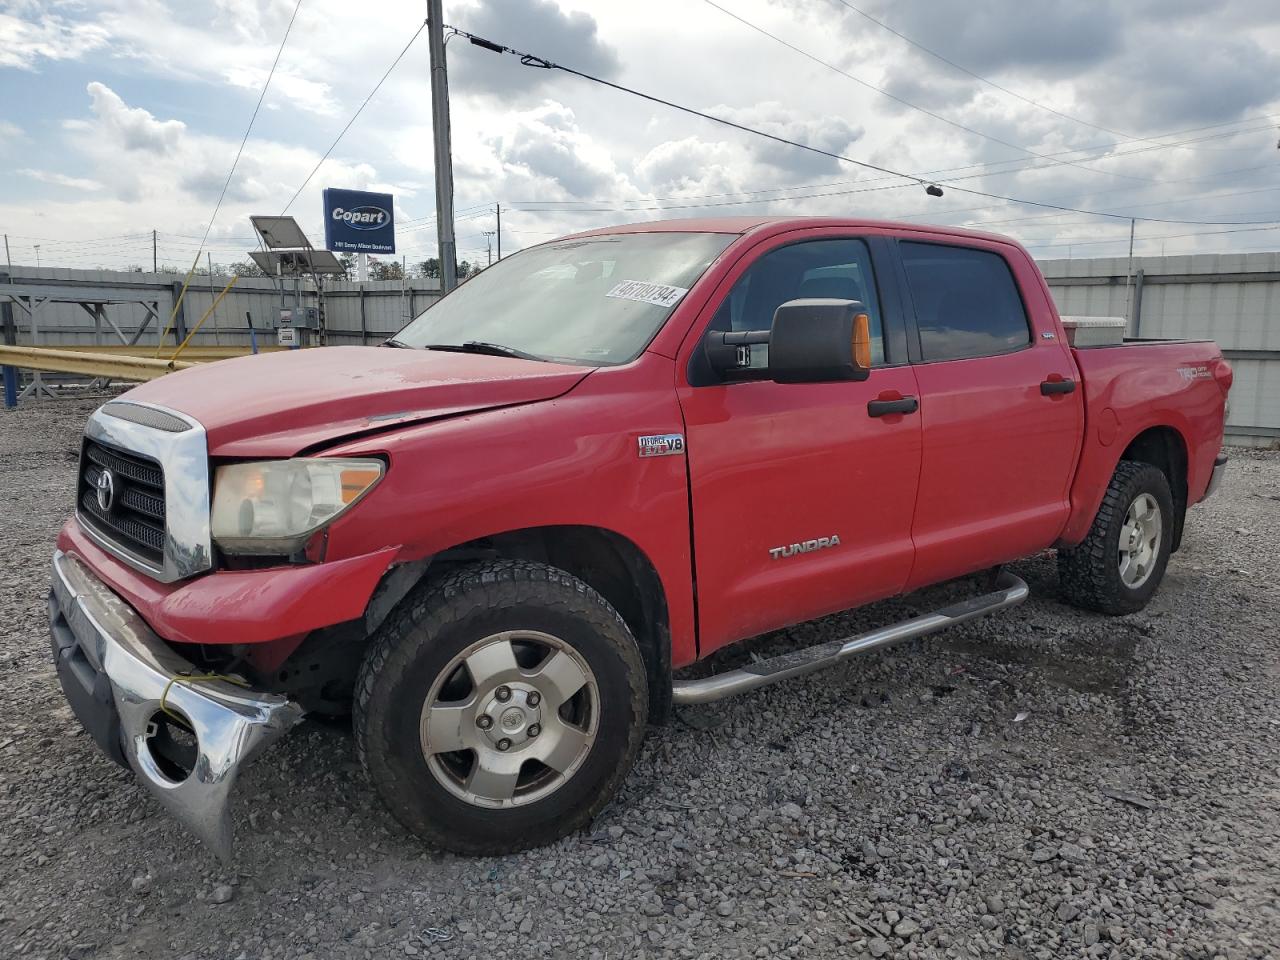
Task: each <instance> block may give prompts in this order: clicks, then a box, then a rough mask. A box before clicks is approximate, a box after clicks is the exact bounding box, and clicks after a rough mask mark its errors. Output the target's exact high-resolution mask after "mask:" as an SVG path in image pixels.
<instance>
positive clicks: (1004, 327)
mask: <svg viewBox="0 0 1280 960" xmlns="http://www.w3.org/2000/svg"><path fill="white" fill-rule="evenodd" d="M898 248H899V250H900V251H901V253H902V263H903V266H904V267H905V268H906V271H907V286H908V288H909V289H910V291H911V299H912V302H913V303H914V305H915V311H916V325H917V327H918V328H919V331H920V351H921V355H922V357H923V359H924V360H925V362H929V361H933V360H964V359H968V358H971V357H991V356H997V355H999V354H1002V353H1012V352H1013V351H1015V350H1021V349H1022V348H1023V347H1026V346H1028V345H1030V343H1031V326H1030V324H1029V323H1028V322H1027V312H1026V309H1025V308H1024V307H1023V305H1022V298H1021V297H1020V296H1019V295H1018V288H1017V285H1016V284H1015V283H1014V279H1013V273H1012V272H1011V271H1010V270H1009V264H1008V263H1007V262H1006V261H1005V259H1004V257H1002V256H1000V255H999V254H998V253H992V252H990V251H988V250H977V249H974V248H972V247H956V246H950V245H946V244H940V243H916V242H913V241H903V242H901V243H900V244H899V245H898Z"/></svg>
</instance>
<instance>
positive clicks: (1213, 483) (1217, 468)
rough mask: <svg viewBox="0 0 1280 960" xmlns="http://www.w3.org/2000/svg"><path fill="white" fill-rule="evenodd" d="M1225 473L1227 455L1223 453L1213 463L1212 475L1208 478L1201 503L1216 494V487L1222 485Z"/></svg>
mask: <svg viewBox="0 0 1280 960" xmlns="http://www.w3.org/2000/svg"><path fill="white" fill-rule="evenodd" d="M1226 472H1227V455H1226V454H1225V453H1220V454H1218V456H1217V458H1216V459H1215V460H1214V461H1213V473H1212V474H1211V475H1210V476H1209V486H1208V488H1207V489H1206V490H1205V492H1204V497H1202V498H1201V502H1202V503H1203V502H1204V501H1205V500H1208V499H1209V498H1210V497H1212V496H1213V495H1214V494H1215V493H1216V492H1217V490H1218V487H1220V486H1221V485H1222V478H1223V476H1224V475H1225V474H1226Z"/></svg>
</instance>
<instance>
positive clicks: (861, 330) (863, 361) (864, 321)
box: [853, 313, 871, 370]
mask: <svg viewBox="0 0 1280 960" xmlns="http://www.w3.org/2000/svg"><path fill="white" fill-rule="evenodd" d="M853 361H854V363H856V364H857V365H858V366H860V367H862V369H864V370H870V369H871V318H870V317H869V316H867V315H866V314H865V313H860V314H858V315H857V316H856V317H854V318H853Z"/></svg>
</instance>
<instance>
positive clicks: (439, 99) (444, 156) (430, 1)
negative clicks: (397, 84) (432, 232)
mask: <svg viewBox="0 0 1280 960" xmlns="http://www.w3.org/2000/svg"><path fill="white" fill-rule="evenodd" d="M441 8H442V2H441V0H427V43H428V47H429V50H430V54H431V129H432V133H433V134H434V140H435V148H436V150H435V152H436V158H435V159H436V237H437V241H438V244H439V256H440V292H441V293H442V294H444V293H448V292H449V291H450V290H452V289H453V288H454V287H456V286H457V285H458V250H457V245H456V244H455V243H454V239H453V156H452V154H451V153H450V150H451V147H450V144H449V73H448V70H447V68H446V66H445V57H444V12H443V10H442V9H441Z"/></svg>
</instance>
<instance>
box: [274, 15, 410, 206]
mask: <svg viewBox="0 0 1280 960" xmlns="http://www.w3.org/2000/svg"><path fill="white" fill-rule="evenodd" d="M299 2H301V0H299ZM426 27H427V21H425V20H423V21H422V23H421V24H420V25H419V26H418V29H417V30H415V31H414V33H413V36H412V37H410V38H409V42H408V43H406V44H405V45H404V49H403V50H401V51H400V53H399V54H398V55H397V56H396V58H395V59H394V60H392V61H391V66H389V67H387V71H386V73H384V74H383V75H382V77H381V78H380V79H379V80H378V82H377V83H375V84H374V85H373V89H372V90H370V91H369V95H368V96H367V97H365V98H364V102H363V103H361V104H360V106H359V107H357V108H356V112H355V113H353V114H352V115H351V119H350V120H348V121H347V125H346V126H345V127H343V128H342V131H341V132H340V133H339V134H338V135H337V137H335V138H334V140H333V143H331V144H329V149H328V150H326V151H325V152H324V156H322V157H321V158H320V161H319V162H318V163H317V164H316V165H315V167H314V169H312V171H311V172H310V173H308V174H307V179H305V180H303V181H302V185H301V186H300V187H298V189H297V190H295V191H294V194H293V196H292V197H290V198H289V202H288V203H286V204H285V205H284V209H283V210H281V211H280V213H281V215H282V216H283V215H284V214H286V213H288V212H289V208H290V207H292V206H293V201H295V200H297V199H298V195H299V194H301V193H302V191H303V190H305V189H306V186H307V184H308V183H310V182H311V178H312V177H314V176H315V175H316V172H317V171H319V169H320V167H321V165H322V164H323V163H324V162H325V161H326V160H328V159H329V154H331V153H333V150H334V148H335V147H336V146H337V145H338V143H339V142H340V141H341V140H342V138H343V137H345V136H346V135H347V131H348V130H350V129H351V125H352V124H353V123H355V122H356V118H358V117H359V116H360V114H361V113H363V112H364V108H365V107H367V106H368V105H369V101H370V100H372V99H373V98H374V95H375V94H376V93H377V92H378V90H379V89H381V87H382V85H383V84H384V83H385V82H386V80H387V77H389V76H391V71H392V70H394V69H395V68H396V66H397V65H398V64H399V63H400V61H401V60H403V59H404V55H405V54H406V53H408V52H409V48H410V47H412V46H413V43H414V41H415V40H417V39H418V37H419V36H420V35H421V34H422V31H423V30H425V29H426Z"/></svg>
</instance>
